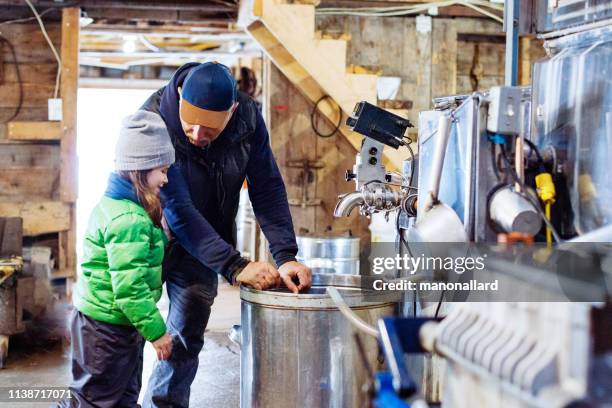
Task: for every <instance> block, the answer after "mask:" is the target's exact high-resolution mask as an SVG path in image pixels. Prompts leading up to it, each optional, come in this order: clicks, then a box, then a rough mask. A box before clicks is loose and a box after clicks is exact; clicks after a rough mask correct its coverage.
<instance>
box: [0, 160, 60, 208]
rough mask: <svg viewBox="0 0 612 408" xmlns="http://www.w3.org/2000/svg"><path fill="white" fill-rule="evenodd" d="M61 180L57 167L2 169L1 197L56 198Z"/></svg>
mask: <svg viewBox="0 0 612 408" xmlns="http://www.w3.org/2000/svg"><path fill="white" fill-rule="evenodd" d="M58 182H59V172H58V171H57V169H55V170H54V169H51V168H46V167H17V168H2V169H1V170H0V199H7V200H8V199H13V200H26V199H31V198H35V197H38V198H45V199H47V200H52V199H55V196H56V194H57V186H58Z"/></svg>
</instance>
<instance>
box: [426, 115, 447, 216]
mask: <svg viewBox="0 0 612 408" xmlns="http://www.w3.org/2000/svg"><path fill="white" fill-rule="evenodd" d="M450 127H451V118H450V116H448V115H441V116H440V119H439V120H438V139H437V140H436V146H435V150H434V154H433V159H432V165H431V180H430V182H429V192H428V195H427V199H426V202H425V207H424V208H425V211H427V210H429V209H430V208H431V207H432V206H433V205H434V204H435V203H436V202H437V201H438V193H439V191H440V180H441V179H442V168H443V166H444V155H445V154H446V147H447V145H448V137H449V135H450Z"/></svg>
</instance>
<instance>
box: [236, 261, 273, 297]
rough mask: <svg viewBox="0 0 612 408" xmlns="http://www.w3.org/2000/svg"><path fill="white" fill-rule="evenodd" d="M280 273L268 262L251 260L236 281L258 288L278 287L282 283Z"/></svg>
mask: <svg viewBox="0 0 612 408" xmlns="http://www.w3.org/2000/svg"><path fill="white" fill-rule="evenodd" d="M280 280H281V278H280V275H279V273H278V271H277V270H276V268H275V267H274V266H272V265H270V264H269V263H267V262H249V263H248V264H247V266H245V267H244V269H243V270H242V271H241V272H240V273H239V274H238V276H236V283H238V284H244V285H247V286H250V287H252V288H254V289H257V290H265V289H269V288H276V287H278V285H280Z"/></svg>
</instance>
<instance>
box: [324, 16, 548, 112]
mask: <svg viewBox="0 0 612 408" xmlns="http://www.w3.org/2000/svg"><path fill="white" fill-rule="evenodd" d="M431 23H432V24H431V31H430V32H428V33H419V32H417V30H416V18H401V17H358V16H319V17H317V20H316V25H317V30H319V31H320V32H321V35H322V36H323V37H325V36H330V37H343V38H350V39H349V41H348V55H347V63H348V64H354V65H359V66H363V67H366V68H369V69H371V70H372V71H377V72H382V75H385V76H399V77H401V79H402V85H401V88H400V91H399V93H398V96H397V98H398V99H402V100H410V101H412V102H413V106H412V109H411V111H410V113H409V119H410V120H411V121H412V122H413V123H415V124H416V123H417V118H418V112H419V111H423V110H428V109H431V100H432V98H434V97H436V96H444V95H452V94H456V93H462V92H472V91H473V90H474V89H473V88H472V86H471V85H472V84H471V81H470V71H474V73H475V74H476V75H477V76H478V80H479V81H478V82H479V86H478V87H477V88H478V89H485V88H487V87H491V86H493V85H496V84H497V85H500V84H503V80H504V78H503V74H504V55H505V54H504V53H505V45H504V44H499V43H496V40H497V41H498V40H499V38H500V36H503V35H504V34H503V32H502V25H501V24H499V23H497V22H495V21H493V20H490V19H482V18H438V17H434V18H432V20H431ZM467 34H476V35H475V36H473V38H471V39H470V37H469V36H466V35H467ZM474 37H475V38H476V40H478V37H480V41H475V40H474ZM487 37H488V38H489V39H487ZM466 38H467V39H468V40H469V41H466ZM476 45H478V48H480V49H479V51H480V52H479V58H477V60H476V61H474V52H475V48H476ZM521 46H522V47H523V48H525V50H526V52H525V53H522V54H521V56H522V57H523V58H524V59H525V56H528V57H530V60H529V61H527V62H526V63H527V66H522V67H521V70H522V71H523V72H524V75H523V77H525V78H527V77H528V71H529V69H530V66H531V65H532V64H533V62H535V60H536V59H537V58H539V57H540V56H541V55H543V52H542V47H541V44H539V43H537V42H535V41H534V42H529V41H523V42H522V43H521ZM474 62H475V67H473V66H472V65H473V64H474ZM522 83H527V81H526V80H524V81H523V82H522Z"/></svg>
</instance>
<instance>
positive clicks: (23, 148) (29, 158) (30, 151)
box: [0, 142, 60, 172]
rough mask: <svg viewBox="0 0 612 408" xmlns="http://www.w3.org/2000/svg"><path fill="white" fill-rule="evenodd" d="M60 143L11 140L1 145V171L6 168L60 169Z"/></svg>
mask: <svg viewBox="0 0 612 408" xmlns="http://www.w3.org/2000/svg"><path fill="white" fill-rule="evenodd" d="M59 163H60V147H59V145H58V144H48V143H44V144H43V143H24V142H10V143H8V142H7V143H3V144H2V145H0V172H1V171H3V170H4V169H5V168H15V167H46V168H48V169H54V170H57V169H59Z"/></svg>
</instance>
